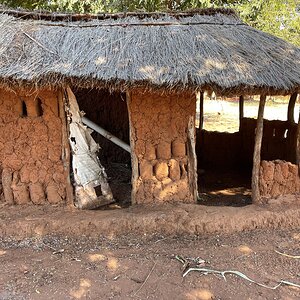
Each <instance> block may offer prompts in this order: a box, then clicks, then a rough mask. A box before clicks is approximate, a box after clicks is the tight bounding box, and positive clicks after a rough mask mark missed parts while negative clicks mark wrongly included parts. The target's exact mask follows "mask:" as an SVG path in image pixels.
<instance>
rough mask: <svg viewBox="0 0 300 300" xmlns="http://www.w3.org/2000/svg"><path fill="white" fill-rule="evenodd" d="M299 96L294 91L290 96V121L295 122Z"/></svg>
mask: <svg viewBox="0 0 300 300" xmlns="http://www.w3.org/2000/svg"><path fill="white" fill-rule="evenodd" d="M297 96H298V94H297V93H293V94H292V95H291V97H290V101H289V106H288V112H287V120H288V122H289V123H295V119H294V111H295V104H296V100H297Z"/></svg>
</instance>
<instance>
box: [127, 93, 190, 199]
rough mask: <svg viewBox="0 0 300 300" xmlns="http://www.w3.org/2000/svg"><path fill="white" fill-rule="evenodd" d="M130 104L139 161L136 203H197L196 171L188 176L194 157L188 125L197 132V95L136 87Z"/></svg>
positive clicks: (135, 192) (135, 185)
mask: <svg viewBox="0 0 300 300" xmlns="http://www.w3.org/2000/svg"><path fill="white" fill-rule="evenodd" d="M128 107H129V113H130V120H131V121H130V122H131V123H130V126H131V132H132V137H131V138H132V144H133V145H134V149H133V151H134V153H133V155H134V157H135V158H136V160H137V162H136V163H137V164H138V167H137V172H138V176H137V178H136V182H133V190H134V192H133V203H151V202H152V203H153V202H166V201H168V202H170V201H182V202H194V201H195V200H196V199H195V195H194V191H193V188H194V186H193V184H194V182H193V181H194V180H195V177H193V176H195V174H194V173H192V174H193V175H191V176H189V171H191V170H192V168H193V167H194V166H193V164H194V162H195V157H194V156H193V154H192V153H191V152H192V149H191V146H189V144H190V143H189V142H190V141H189V137H188V136H189V134H188V132H189V130H188V128H189V125H188V124H189V121H190V122H192V131H193V135H194V134H195V133H194V130H195V126H194V118H195V113H196V111H195V109H196V97H195V95H194V94H188V93H186V94H175V93H174V94H164V95H161V94H160V93H158V92H156V93H149V92H147V93H143V92H142V91H141V90H133V91H131V93H130V100H129V106H128ZM133 160H134V159H133ZM189 168H190V169H189Z"/></svg>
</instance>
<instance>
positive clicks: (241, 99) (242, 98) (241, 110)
mask: <svg viewBox="0 0 300 300" xmlns="http://www.w3.org/2000/svg"><path fill="white" fill-rule="evenodd" d="M243 118H244V96H243V95H241V96H240V99H239V122H240V123H239V131H241V125H242V120H243Z"/></svg>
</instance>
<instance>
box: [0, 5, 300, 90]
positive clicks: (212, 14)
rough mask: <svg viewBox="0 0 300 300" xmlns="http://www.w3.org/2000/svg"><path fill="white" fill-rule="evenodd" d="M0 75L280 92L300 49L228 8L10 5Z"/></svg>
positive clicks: (298, 82) (292, 84) (0, 33)
mask: <svg viewBox="0 0 300 300" xmlns="http://www.w3.org/2000/svg"><path fill="white" fill-rule="evenodd" d="M32 18H35V20H33V19H32ZM46 19H50V20H46ZM74 19H75V20H76V21H74ZM0 81H1V84H3V85H9V86H11V85H15V84H18V85H24V84H36V85H52V86H53V85H64V84H66V83H69V84H72V85H75V86H82V87H90V88H92V87H99V88H100V87H108V88H111V89H121V90H125V89H126V88H129V87H133V86H146V87H148V88H159V87H163V88H167V89H195V90H197V89H204V88H212V89H214V90H215V91H217V92H219V93H223V94H234V93H236V94H241V93H242V92H243V93H248V94H258V93H267V94H286V93H292V92H294V91H299V90H300V49H299V48H297V47H295V46H293V45H291V44H289V43H287V42H285V41H283V40H281V39H279V38H277V37H274V36H272V35H270V34H267V33H264V32H261V31H259V30H256V29H254V28H252V27H250V26H248V25H246V24H244V23H243V22H242V21H241V20H240V19H239V18H238V17H237V15H236V14H235V13H234V12H232V11H230V10H220V9H219V10H211V9H210V10H202V11H199V12H198V13H179V14H176V13H171V14H167V13H160V14H159V13H156V14H135V15H134V14H131V15H128V14H127V15H120V14H119V15H118V14H115V15H104V14H103V15H97V16H91V15H86V16H78V15H76V16H74V17H73V18H72V16H70V15H49V14H43V15H42V14H40V15H38V14H34V13H26V12H23V15H22V12H19V13H18V12H10V14H9V13H8V14H7V13H3V14H1V15H0Z"/></svg>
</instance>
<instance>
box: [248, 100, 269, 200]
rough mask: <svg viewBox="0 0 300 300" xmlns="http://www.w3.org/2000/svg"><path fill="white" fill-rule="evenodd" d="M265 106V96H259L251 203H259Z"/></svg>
mask: <svg viewBox="0 0 300 300" xmlns="http://www.w3.org/2000/svg"><path fill="white" fill-rule="evenodd" d="M265 104H266V95H261V96H260V101H259V108H258V117H257V123H256V133H255V142H254V152H253V168H252V184H251V187H252V203H259V201H260V191H259V170H260V160H261V157H260V154H261V144H262V137H263V126H264V123H263V122H264V119H263V118H264V108H265Z"/></svg>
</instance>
